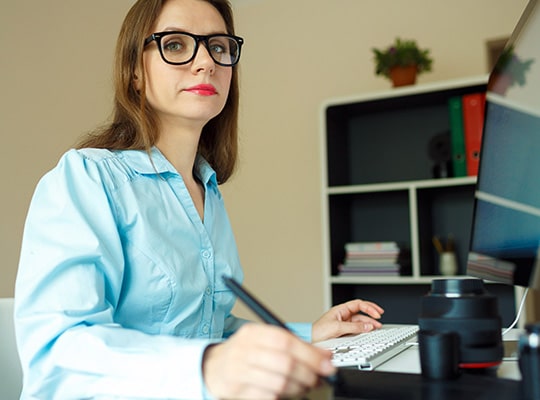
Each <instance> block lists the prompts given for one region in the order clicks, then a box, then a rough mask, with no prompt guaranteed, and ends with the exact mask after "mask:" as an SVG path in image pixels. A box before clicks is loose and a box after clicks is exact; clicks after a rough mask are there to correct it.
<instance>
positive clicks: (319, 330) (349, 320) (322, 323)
mask: <svg viewBox="0 0 540 400" xmlns="http://www.w3.org/2000/svg"><path fill="white" fill-rule="evenodd" d="M383 313H384V310H383V309H382V308H381V307H379V306H378V305H377V304H375V303H372V302H371V301H364V300H351V301H348V302H346V303H342V304H338V305H337V306H334V307H332V308H331V309H330V310H328V311H327V312H326V313H324V314H323V315H322V317H321V318H319V319H318V320H317V321H315V323H314V324H313V328H312V341H313V342H320V341H321V340H326V339H331V338H335V337H339V336H343V335H348V334H358V333H362V332H369V331H372V330H373V329H378V328H380V327H381V326H382V324H381V323H380V322H379V321H377V320H378V319H380V318H381V315H382V314H383Z"/></svg>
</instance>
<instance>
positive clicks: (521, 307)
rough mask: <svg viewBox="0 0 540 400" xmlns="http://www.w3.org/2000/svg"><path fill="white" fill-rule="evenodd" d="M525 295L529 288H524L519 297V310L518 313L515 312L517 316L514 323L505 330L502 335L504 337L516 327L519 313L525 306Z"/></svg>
mask: <svg viewBox="0 0 540 400" xmlns="http://www.w3.org/2000/svg"><path fill="white" fill-rule="evenodd" d="M527 293H529V288H526V289H525V292H524V293H523V296H522V297H521V303H520V304H519V309H518V312H517V315H516V319H515V320H514V322H512V324H511V325H510V326H509V327H508V328H506V329H505V330H504V331H503V333H502V335H503V336H504V335H506V334H507V333H508V332H509V331H510V330H511V329H512V328H513V327H514V326H516V324H517V322H518V321H519V317H520V316H521V311H522V310H523V306H524V305H525V299H526V298H527Z"/></svg>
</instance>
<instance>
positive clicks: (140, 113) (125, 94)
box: [77, 0, 239, 184]
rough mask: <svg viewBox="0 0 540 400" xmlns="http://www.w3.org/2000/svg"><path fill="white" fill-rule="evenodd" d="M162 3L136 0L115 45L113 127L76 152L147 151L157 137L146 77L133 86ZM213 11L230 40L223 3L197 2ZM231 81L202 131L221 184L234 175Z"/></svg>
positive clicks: (203, 150)
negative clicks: (217, 111)
mask: <svg viewBox="0 0 540 400" xmlns="http://www.w3.org/2000/svg"><path fill="white" fill-rule="evenodd" d="M166 1H167V0H138V1H137V2H136V3H135V4H134V5H133V7H132V8H131V9H130V10H129V12H128V14H127V15H126V18H125V19H124V23H123V24H122V28H121V30H120V34H119V36H118V41H117V43H116V56H115V64H114V109H113V117H112V122H111V123H110V124H108V125H106V126H104V127H102V128H100V129H98V130H96V131H94V132H92V133H90V134H89V135H87V136H86V137H84V138H83V139H82V140H81V142H79V144H78V146H77V147H78V148H85V147H96V148H106V149H111V150H124V149H137V150H146V151H148V152H150V149H151V147H152V146H153V145H154V144H155V143H156V141H157V139H158V137H159V130H158V126H159V124H158V120H157V116H156V113H155V112H154V111H153V110H152V109H151V108H150V107H149V106H148V104H147V103H146V94H145V90H144V88H145V86H146V82H145V78H144V74H142V75H143V76H141V77H138V78H139V79H140V81H141V85H140V87H141V88H142V89H141V90H139V91H138V90H136V88H135V86H134V84H133V82H134V80H135V71H137V70H138V71H144V67H143V51H144V39H145V38H146V37H147V36H148V35H149V34H150V33H151V31H150V30H151V29H152V27H153V25H154V23H155V21H156V20H157V18H158V16H159V14H160V12H161V9H162V7H163V4H164V3H165V2H166ZM202 1H206V2H208V3H210V4H212V6H214V7H215V8H216V9H217V10H218V12H219V13H220V14H221V16H222V17H223V19H224V21H225V25H226V28H227V33H228V34H231V35H234V34H235V32H234V21H233V15H232V9H231V5H230V3H229V1H228V0H202ZM232 68H233V72H232V78H231V85H230V89H229V95H228V98H227V101H226V103H225V107H224V108H223V110H222V111H221V113H220V114H219V115H217V116H216V117H214V118H213V119H212V120H210V121H209V122H208V123H207V124H206V126H205V127H204V128H203V131H202V134H201V139H200V141H199V149H198V151H199V153H200V154H201V155H202V156H203V157H204V158H205V159H206V160H207V161H208V162H209V163H210V165H211V166H212V168H214V170H215V171H216V174H217V179H218V182H219V183H220V184H221V183H225V182H226V181H227V180H228V179H229V178H230V177H231V175H232V173H233V172H234V169H235V166H236V161H237V157H238V103H239V88H238V70H237V66H234V67H232Z"/></svg>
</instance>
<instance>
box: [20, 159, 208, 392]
mask: <svg viewBox="0 0 540 400" xmlns="http://www.w3.org/2000/svg"><path fill="white" fill-rule="evenodd" d="M100 174H101V172H100V170H99V169H98V168H96V165H95V162H90V161H88V160H86V159H85V158H84V157H83V156H81V155H80V154H79V153H78V152H76V151H70V152H68V153H66V155H65V156H64V157H63V158H62V160H61V161H60V163H59V164H58V166H57V167H56V168H55V169H53V170H52V171H51V172H50V173H48V174H47V175H46V176H44V177H43V178H42V180H41V181H40V183H39V184H38V186H37V188H36V191H35V193H34V196H33V199H32V201H31V205H30V208H29V212H28V216H27V220H26V224H25V229H24V234H23V242H22V248H21V257H20V264H19V271H18V276H17V282H16V289H15V290H16V291H15V324H16V335H17V342H18V347H19V354H20V358H21V363H22V366H23V370H24V389H23V395H22V398H41V399H46V398H50V399H52V398H101V397H106V398H111V397H128V398H130V397H146V398H170V399H174V398H183V399H185V398H193V399H195V398H201V397H204V396H205V393H206V391H205V387H204V383H203V378H202V371H201V360H202V354H203V352H204V349H205V348H206V346H207V345H208V344H209V342H210V341H209V340H203V339H182V338H178V337H174V336H166V335H149V334H145V333H143V332H140V331H136V330H131V329H126V328H123V327H122V326H120V325H118V324H116V323H115V322H114V318H113V316H114V312H115V308H116V306H117V304H118V302H119V298H120V293H121V290H122V277H123V273H124V270H123V268H124V267H123V265H124V263H123V251H122V245H121V241H120V235H119V232H118V229H117V227H116V225H115V219H114V208H113V207H114V206H113V205H112V204H110V202H109V201H108V196H107V191H106V189H105V187H104V184H103V179H102V177H101V176H100Z"/></svg>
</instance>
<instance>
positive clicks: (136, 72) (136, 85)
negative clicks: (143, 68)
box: [133, 71, 142, 91]
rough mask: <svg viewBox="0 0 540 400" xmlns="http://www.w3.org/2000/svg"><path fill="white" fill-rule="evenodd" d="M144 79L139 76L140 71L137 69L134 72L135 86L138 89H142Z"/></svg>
mask: <svg viewBox="0 0 540 400" xmlns="http://www.w3.org/2000/svg"><path fill="white" fill-rule="evenodd" d="M141 86H142V80H141V78H139V73H138V71H135V73H134V74H133V87H134V88H135V90H136V91H140V90H141V89H142V87H141Z"/></svg>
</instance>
